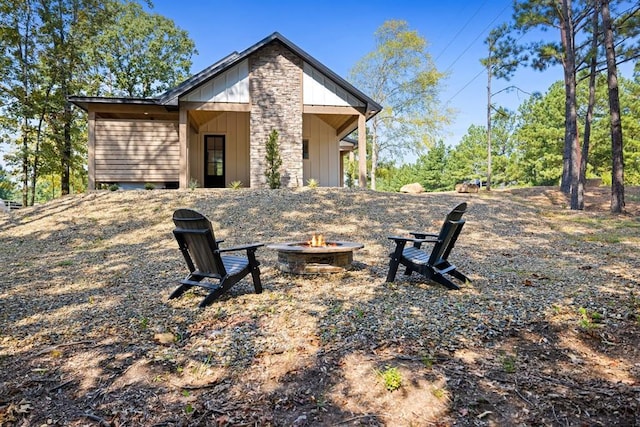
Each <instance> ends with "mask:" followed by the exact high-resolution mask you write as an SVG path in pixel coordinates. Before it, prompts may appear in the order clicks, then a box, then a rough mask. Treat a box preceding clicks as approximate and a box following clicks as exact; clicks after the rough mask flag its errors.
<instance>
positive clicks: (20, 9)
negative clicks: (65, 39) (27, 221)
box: [0, 0, 39, 206]
mask: <svg viewBox="0 0 640 427" xmlns="http://www.w3.org/2000/svg"><path fill="white" fill-rule="evenodd" d="M37 34H38V22H37V12H36V10H35V8H34V5H33V4H32V2H31V1H30V0H12V1H6V2H2V3H0V52H2V55H0V76H1V77H2V78H1V79H0V99H2V101H3V102H2V103H0V105H2V106H1V107H0V114H2V116H3V120H2V122H1V123H2V124H3V127H4V129H5V131H6V132H5V135H6V136H5V137H6V138H7V139H10V140H13V141H15V142H16V143H17V144H18V147H19V148H18V154H17V155H15V156H11V157H10V162H11V164H12V165H14V166H16V167H18V168H19V170H20V181H21V183H22V204H23V205H24V206H27V204H28V201H29V177H30V174H31V172H32V168H33V156H32V145H33V138H34V134H35V132H34V126H33V119H34V117H35V116H36V111H35V110H36V105H35V104H34V99H33V97H32V94H33V92H34V91H35V88H36V87H37V83H36V79H37V78H38V75H39V73H38V51H37V43H36V35H37Z"/></svg>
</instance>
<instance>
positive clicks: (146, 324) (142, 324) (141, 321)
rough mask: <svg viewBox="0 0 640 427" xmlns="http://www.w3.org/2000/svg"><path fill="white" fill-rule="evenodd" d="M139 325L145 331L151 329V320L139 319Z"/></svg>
mask: <svg viewBox="0 0 640 427" xmlns="http://www.w3.org/2000/svg"><path fill="white" fill-rule="evenodd" d="M138 325H140V329H142V330H145V329H147V328H148V327H149V319H148V318H146V317H141V318H140V319H138Z"/></svg>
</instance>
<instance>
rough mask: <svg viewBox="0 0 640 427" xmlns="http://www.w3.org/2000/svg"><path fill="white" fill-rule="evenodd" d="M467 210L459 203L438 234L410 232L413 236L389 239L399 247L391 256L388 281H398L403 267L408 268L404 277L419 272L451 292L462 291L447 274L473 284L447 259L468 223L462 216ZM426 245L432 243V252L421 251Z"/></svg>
mask: <svg viewBox="0 0 640 427" xmlns="http://www.w3.org/2000/svg"><path fill="white" fill-rule="evenodd" d="M466 210H467V204H466V203H460V204H459V205H458V206H456V207H455V208H454V209H453V210H452V211H451V212H450V213H449V214H448V215H447V216H446V218H445V220H444V222H443V224H442V227H441V228H440V233H438V234H432V233H424V232H420V231H414V232H411V233H409V234H411V235H413V237H399V236H390V237H389V239H391V240H393V241H394V242H395V243H396V248H395V250H394V251H393V252H392V253H391V254H390V255H389V256H390V258H391V260H390V262H389V272H388V274H387V282H393V281H394V280H395V277H396V273H397V271H398V267H399V266H400V265H404V266H405V267H406V270H405V275H411V274H412V273H413V272H416V273H419V274H422V275H423V276H425V277H426V278H427V279H429V280H433V281H435V282H437V283H440V284H442V285H444V286H446V287H447V288H449V289H460V288H459V286H458V285H456V284H455V283H453V282H452V281H451V280H449V279H448V278H447V277H445V276H444V275H445V274H448V275H451V276H453V277H455V278H456V279H458V280H460V281H462V282H470V280H469V278H468V277H467V276H465V275H464V274H462V273H460V272H459V271H458V269H457V267H456V266H455V265H453V264H451V263H450V262H449V260H448V259H449V255H450V253H451V250H452V249H453V247H454V246H455V244H456V241H457V240H458V237H459V236H460V232H461V231H462V227H463V226H464V224H465V221H464V220H463V219H462V215H464V213H465V212H466ZM408 242H411V243H413V245H412V246H410V247H406V244H407V243H408ZM423 243H433V247H432V249H431V252H430V253H427V252H426V251H425V250H424V249H423V248H422V244H423Z"/></svg>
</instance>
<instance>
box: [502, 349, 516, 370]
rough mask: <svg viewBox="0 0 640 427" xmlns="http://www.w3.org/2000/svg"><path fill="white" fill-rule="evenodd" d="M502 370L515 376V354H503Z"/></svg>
mask: <svg viewBox="0 0 640 427" xmlns="http://www.w3.org/2000/svg"><path fill="white" fill-rule="evenodd" d="M501 362H502V369H503V370H504V371H505V372H506V373H507V374H513V373H515V372H516V356H515V355H513V354H506V353H504V354H502V357H501Z"/></svg>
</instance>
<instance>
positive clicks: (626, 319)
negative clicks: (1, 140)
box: [0, 187, 640, 427]
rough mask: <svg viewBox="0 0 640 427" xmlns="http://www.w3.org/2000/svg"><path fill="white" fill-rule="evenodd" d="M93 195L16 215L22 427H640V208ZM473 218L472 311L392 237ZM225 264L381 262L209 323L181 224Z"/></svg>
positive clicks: (331, 196) (256, 301) (9, 286)
mask: <svg viewBox="0 0 640 427" xmlns="http://www.w3.org/2000/svg"><path fill="white" fill-rule="evenodd" d="M608 197H609V190H608V189H607V188H590V189H588V191H587V193H586V205H585V210H584V211H570V210H568V209H567V205H568V203H567V200H566V199H565V198H564V196H563V195H562V194H561V193H560V192H559V191H558V190H557V189H556V188H550V187H539V188H526V189H511V190H498V191H492V192H490V193H487V192H484V191H481V192H479V193H477V194H460V193H455V192H448V193H430V194H419V195H409V194H395V193H378V192H371V191H362V190H346V189H320V188H319V189H301V190H296V191H291V190H249V189H240V190H231V189H224V190H196V191H177V190H173V191H171V190H166V191H165V190H162V191H159V190H153V191H117V192H98V193H92V194H84V195H75V196H70V197H65V198H62V199H59V200H55V201H53V202H50V203H48V204H45V205H41V206H36V207H32V208H25V209H21V210H19V211H15V212H13V213H11V214H0V259H1V261H2V262H1V263H0V327H1V328H0V425H1V426H43V425H52V426H114V427H115V426H356V425H360V426H507V425H508V426H598V425H601V426H640V334H639V332H640V274H639V273H638V271H640V188H627V190H626V201H627V204H626V213H625V214H623V215H611V214H610V213H609V212H608V209H609V198H608ZM462 201H465V202H467V203H468V205H469V210H468V212H467V213H466V214H465V218H466V220H467V223H466V224H465V227H464V229H463V232H462V234H461V236H460V239H459V241H458V243H457V245H456V247H455V249H454V251H453V252H452V254H451V261H452V262H454V263H455V264H456V265H457V266H458V268H459V269H460V271H463V272H464V273H465V274H467V275H468V276H469V277H470V278H471V283H465V284H461V289H460V290H459V291H448V290H446V289H445V288H444V287H442V286H440V285H437V284H434V283H431V282H428V281H425V280H423V279H421V278H420V277H418V276H416V275H415V274H414V275H411V276H405V275H404V274H402V272H399V274H398V277H397V280H396V281H395V282H394V283H385V278H386V274H387V269H388V256H387V255H388V253H389V252H390V251H391V250H392V242H391V241H390V240H389V239H388V236H389V235H398V234H406V233H407V232H408V231H413V230H427V231H431V232H437V230H438V228H439V227H440V225H441V223H442V219H443V218H444V216H445V215H446V213H447V212H448V211H449V210H450V209H451V208H452V207H453V206H455V205H456V204H458V203H460V202H462ZM179 207H188V208H192V209H196V210H198V211H200V212H202V213H203V214H205V215H206V216H207V217H209V218H210V219H211V220H212V223H213V226H214V229H215V230H216V233H217V234H216V237H217V238H222V239H225V242H224V243H223V246H225V245H228V246H233V245H236V244H242V243H250V242H254V241H259V242H264V243H275V242H279V241H292V240H295V241H302V240H304V239H305V238H306V236H307V235H309V234H310V233H311V232H321V233H323V234H325V235H326V236H328V237H329V238H332V239H334V240H350V241H357V242H361V243H363V244H364V245H365V247H364V248H363V249H361V250H360V251H358V252H356V254H355V255H354V264H353V268H352V269H351V270H349V271H346V272H343V273H335V274H331V275H305V276H301V275H292V274H286V273H282V272H280V271H279V269H278V268H277V261H276V254H275V253H274V252H273V251H272V250H269V249H267V248H261V249H260V250H259V251H258V259H259V260H260V261H261V263H262V265H261V278H262V283H263V286H264V292H263V293H261V294H255V293H254V292H253V287H252V285H251V282H250V280H247V279H245V280H243V281H242V282H241V283H239V284H237V285H236V286H234V287H233V288H232V289H231V291H230V292H228V293H227V294H226V295H224V296H223V297H222V298H221V299H219V300H217V301H215V302H214V303H213V304H212V305H211V306H209V307H207V308H205V309H198V308H197V305H198V303H199V302H200V301H201V299H202V298H203V296H204V295H205V294H204V293H203V292H202V291H200V290H194V291H189V292H188V293H187V294H185V295H184V296H183V297H181V298H179V299H172V300H168V299H167V298H168V296H169V294H170V293H171V291H172V290H173V289H174V288H175V287H176V285H177V281H178V280H179V279H181V278H182V277H184V275H185V274H186V267H185V264H184V260H183V259H182V257H181V255H180V252H179V251H178V249H177V244H176V242H175V240H174V239H173V236H172V233H171V231H172V229H173V224H172V222H171V214H172V212H173V211H174V210H175V209H177V208H179Z"/></svg>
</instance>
